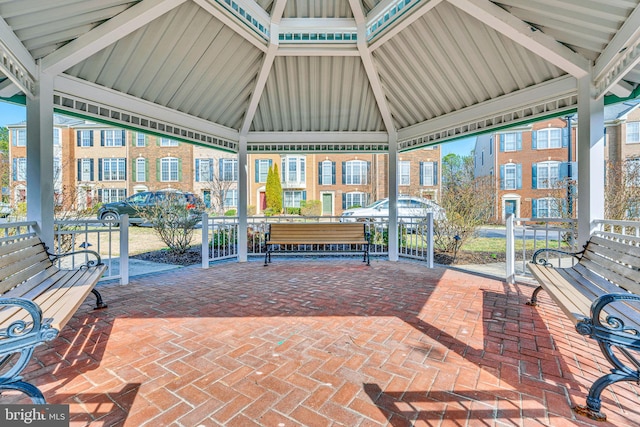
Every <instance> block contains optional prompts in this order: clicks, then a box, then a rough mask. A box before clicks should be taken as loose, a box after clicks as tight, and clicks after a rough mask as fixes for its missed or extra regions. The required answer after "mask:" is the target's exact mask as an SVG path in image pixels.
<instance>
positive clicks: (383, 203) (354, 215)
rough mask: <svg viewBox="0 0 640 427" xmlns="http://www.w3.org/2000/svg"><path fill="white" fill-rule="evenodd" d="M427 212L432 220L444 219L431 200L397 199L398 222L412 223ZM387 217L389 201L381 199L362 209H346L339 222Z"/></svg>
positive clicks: (439, 208)
mask: <svg viewBox="0 0 640 427" xmlns="http://www.w3.org/2000/svg"><path fill="white" fill-rule="evenodd" d="M428 212H433V219H434V220H442V219H444V218H445V217H446V215H445V210H444V208H442V206H440V205H438V204H437V203H436V202H434V201H433V200H429V199H423V198H421V197H411V196H400V197H398V221H399V222H405V223H409V224H411V223H413V221H414V219H415V218H425V217H426V216H427V213H428ZM388 217H389V199H388V198H385V199H381V200H378V201H376V202H373V203H372V204H370V205H369V206H366V207H364V208H353V209H347V210H346V211H344V212H343V213H342V217H341V218H340V222H354V221H368V220H374V221H375V220H378V221H379V220H381V219H382V218H388Z"/></svg>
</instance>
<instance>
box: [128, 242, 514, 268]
mask: <svg viewBox="0 0 640 427" xmlns="http://www.w3.org/2000/svg"><path fill="white" fill-rule="evenodd" d="M200 251H201V246H200V245H194V246H192V247H191V248H189V249H188V250H187V252H185V253H184V254H174V253H172V252H170V251H169V250H166V249H163V250H159V251H152V252H145V253H142V254H138V255H133V256H132V257H131V258H133V259H140V260H143V261H152V262H159V263H164V264H174V265H194V264H200V263H201V262H202V255H201V253H200ZM434 261H435V262H436V263H438V264H442V265H466V264H490V263H493V262H504V261H505V254H503V253H497V254H496V253H491V252H469V251H458V253H457V254H455V258H454V254H453V253H435V254H434Z"/></svg>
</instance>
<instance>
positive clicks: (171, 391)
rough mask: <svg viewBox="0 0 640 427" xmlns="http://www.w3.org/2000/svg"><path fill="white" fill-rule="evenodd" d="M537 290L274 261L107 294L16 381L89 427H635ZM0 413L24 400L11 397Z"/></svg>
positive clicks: (636, 416)
mask: <svg viewBox="0 0 640 427" xmlns="http://www.w3.org/2000/svg"><path fill="white" fill-rule="evenodd" d="M532 290H533V288H532V286H530V285H525V284H517V285H511V286H510V285H507V284H505V283H504V282H502V281H499V280H495V279H490V278H486V277H481V276H479V275H473V274H468V273H464V272H459V271H454V270H450V269H444V268H435V269H432V270H429V269H427V268H426V267H425V266H424V265H422V264H420V263H416V262H407V261H400V262H395V263H394V262H389V261H374V262H372V265H371V266H370V267H367V266H366V265H364V264H362V263H361V262H358V260H355V259H339V260H333V259H328V260H327V259H319V260H302V259H295V260H287V259H282V258H281V259H278V260H276V261H275V262H274V263H272V264H271V265H270V266H269V267H266V268H265V267H263V266H262V263H261V260H259V261H251V262H248V263H242V264H239V263H224V264H220V265H215V266H213V267H211V268H210V269H208V270H203V269H200V268H198V267H188V268H184V269H179V270H175V271H172V272H165V273H159V274H154V275H149V276H146V277H141V278H137V279H134V280H132V281H131V284H130V285H127V286H119V285H103V286H101V292H102V294H103V296H104V298H105V300H106V301H107V302H108V304H109V308H108V309H106V310H102V311H95V312H94V311H91V307H90V302H91V301H90V300H91V297H90V299H89V300H88V302H87V303H85V304H84V305H83V306H82V307H81V309H80V310H79V312H78V313H77V314H76V315H75V317H74V318H73V319H72V320H71V322H70V323H69V324H68V326H67V327H66V328H65V329H64V330H63V331H62V333H61V337H60V338H58V339H56V340H54V341H53V342H51V343H50V344H49V345H46V346H41V347H39V348H38V350H37V351H36V354H35V360H34V361H32V363H31V365H30V367H29V368H28V372H27V373H26V375H25V376H26V379H28V380H32V381H33V382H34V383H35V384H37V385H38V386H39V387H41V389H42V390H43V392H44V395H45V397H46V398H47V400H48V402H49V403H64V404H69V405H70V411H71V416H72V423H71V424H72V425H74V426H75V425H86V424H90V425H92V426H112V425H126V426H136V427H137V426H144V425H148V426H169V425H176V426H217V425H224V426H243V427H244V426H272V427H283V426H303V425H304V426H349V427H355V426H363V427H364V426H393V427H400V426H409V425H415V426H466V425H470V426H510V425H516V426H554V427H555V426H573V425H576V426H590V425H598V426H634V425H635V426H637V425H640V405H639V403H640V398H639V397H638V394H637V393H638V391H639V390H640V388H639V387H638V386H637V385H635V384H630V383H622V384H617V385H614V386H612V387H610V388H609V389H607V391H605V393H604V395H603V400H604V402H603V410H604V412H605V413H606V414H607V415H608V417H609V421H608V422H605V423H596V422H592V421H591V420H589V419H587V418H584V417H582V416H577V415H574V413H573V412H572V410H571V409H570V408H571V405H573V404H575V403H580V404H581V403H584V398H585V395H586V393H587V390H588V387H589V385H590V384H591V382H592V381H593V380H594V379H595V378H596V377H598V376H599V375H601V373H602V372H605V371H607V370H608V368H607V366H606V364H605V363H604V361H603V357H602V356H601V354H600V352H599V350H598V349H597V346H596V345H594V344H593V343H592V342H589V341H588V340H587V339H585V338H583V337H582V336H580V335H578V334H577V333H576V332H575V331H574V329H573V326H572V324H571V322H569V321H568V320H566V319H565V318H564V317H563V315H562V314H561V312H560V310H559V309H558V308H557V307H556V306H555V305H554V304H553V303H552V302H551V300H550V299H549V298H548V297H546V295H541V297H540V303H541V305H540V307H537V308H532V307H529V306H526V305H525V304H524V302H525V301H526V300H527V297H528V296H529V295H530V294H531V292H532ZM0 403H28V401H27V400H25V399H24V398H22V397H20V396H18V395H16V394H8V395H5V396H3V397H2V398H1V399H0Z"/></svg>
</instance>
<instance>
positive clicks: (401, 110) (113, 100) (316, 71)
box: [0, 0, 640, 152]
mask: <svg viewBox="0 0 640 427" xmlns="http://www.w3.org/2000/svg"><path fill="white" fill-rule="evenodd" d="M639 3H640V0H500V1H489V0H422V1H421V0H325V1H321V0H137V1H131V0H83V1H79V0H57V1H55V2H53V1H51V0H5V1H2V2H0V16H1V17H2V20H0V53H2V56H3V58H4V61H2V63H1V64H0V96H2V97H5V98H10V97H12V96H17V97H18V99H19V97H20V96H21V95H26V96H33V94H34V92H35V90H36V89H35V87H36V85H35V82H36V81H37V79H38V73H39V72H42V73H47V74H50V75H54V76H55V78H54V105H55V108H56V109H57V111H59V112H64V113H67V114H71V115H78V116H81V117H84V118H88V119H92V120H102V121H107V122H110V123H112V124H115V125H118V126H125V127H131V128H136V129H140V130H142V131H147V132H152V133H158V134H164V135H169V136H173V137H177V138H180V139H183V140H187V141H191V142H195V143H199V144H202V145H207V146H213V147H219V148H223V149H227V150H231V151H237V150H238V144H239V143H245V142H246V143H247V148H248V150H249V151H250V152H252V151H253V152H270V151H273V152H275V151H278V152H281V151H286V150H290V151H308V152H311V151H325V152H326V151H334V150H340V151H371V152H376V151H380V152H384V151H386V150H387V149H388V144H389V143H392V144H396V143H397V144H398V149H399V150H401V151H402V150H409V149H413V148H417V147H421V146H426V145H430V144H435V143H440V142H443V141H447V140H450V139H453V138H457V137H461V136H465V135H472V134H477V133H482V132H485V131H488V130H495V129H499V128H502V127H505V126H510V125H513V124H517V123H521V122H524V121H531V120H537V119H541V118H544V117H549V116H554V115H560V114H564V113H568V112H572V111H575V109H576V106H577V79H581V78H589V79H591V81H592V83H593V86H594V96H595V97H602V96H607V95H615V96H617V97H620V98H626V97H629V96H635V95H636V94H635V91H636V89H637V87H638V84H639V83H640V66H638V65H637V63H638V61H639V60H640V48H639V47H638V41H639V38H640V37H639V36H640V8H639V7H638V4H639ZM39 70H40V71H39Z"/></svg>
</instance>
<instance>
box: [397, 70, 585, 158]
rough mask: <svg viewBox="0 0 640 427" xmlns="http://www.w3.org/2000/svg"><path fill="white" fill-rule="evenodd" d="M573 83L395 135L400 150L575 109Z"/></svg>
mask: <svg viewBox="0 0 640 427" xmlns="http://www.w3.org/2000/svg"><path fill="white" fill-rule="evenodd" d="M577 105H578V96H577V87H576V79H574V78H573V77H571V76H565V77H560V78H557V79H555V80H552V81H550V82H546V83H544V84H542V85H539V86H536V87H533V88H527V89H523V90H520V91H517V92H515V93H511V94H508V95H503V96H501V97H499V98H495V99H492V100H490V101H486V102H483V103H481V104H478V105H474V106H472V107H468V108H464V109H462V110H458V111H456V112H453V113H449V114H446V115H444V116H440V117H437V118H435V119H432V120H427V121H426V122H423V123H420V124H418V125H415V126H411V127H408V128H405V129H402V130H401V131H400V132H398V141H400V142H399V144H398V145H399V148H400V150H407V149H414V148H418V147H422V146H427V145H432V144H435V143H440V142H444V141H447V140H450V139H454V138H459V137H461V136H464V135H465V134H474V133H481V132H486V131H489V130H492V129H498V128H503V127H507V126H513V125H516V124H518V123H520V122H522V121H525V120H527V121H530V120H533V119H536V118H539V119H542V118H544V117H545V116H549V115H553V114H558V113H560V112H565V111H571V110H574V109H575V108H577Z"/></svg>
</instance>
